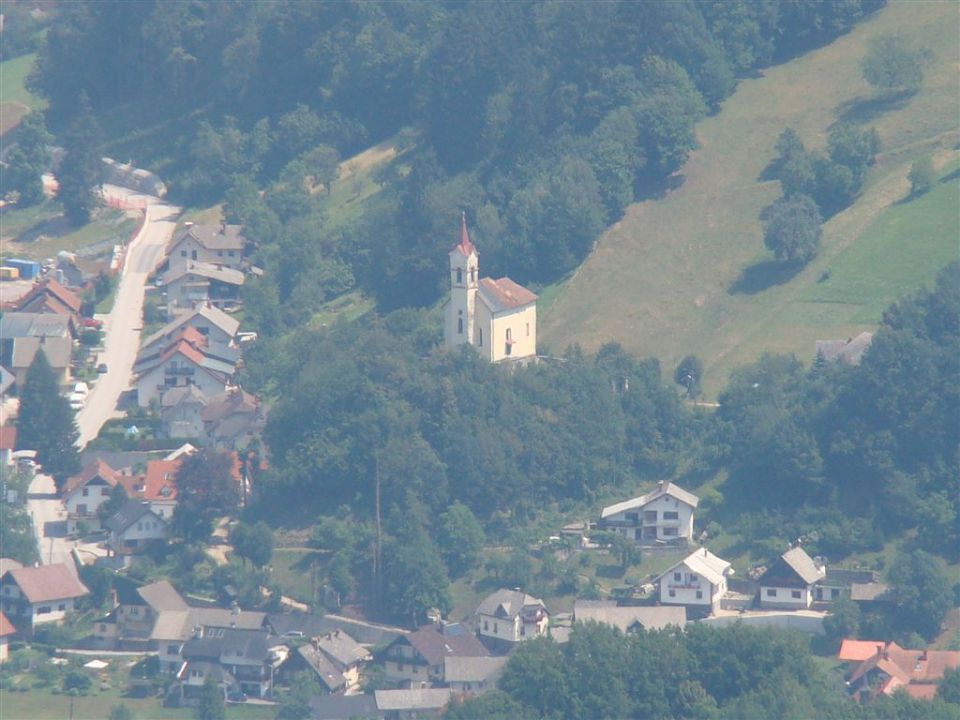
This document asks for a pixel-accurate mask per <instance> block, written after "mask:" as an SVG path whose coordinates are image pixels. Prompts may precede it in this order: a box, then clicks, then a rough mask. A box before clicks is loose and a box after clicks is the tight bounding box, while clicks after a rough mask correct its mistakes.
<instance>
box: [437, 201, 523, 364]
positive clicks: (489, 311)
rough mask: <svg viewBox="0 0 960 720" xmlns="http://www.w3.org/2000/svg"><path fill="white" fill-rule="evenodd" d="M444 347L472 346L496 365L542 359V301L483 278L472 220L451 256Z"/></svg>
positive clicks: (464, 221) (504, 283)
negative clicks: (539, 307)
mask: <svg viewBox="0 0 960 720" xmlns="http://www.w3.org/2000/svg"><path fill="white" fill-rule="evenodd" d="M443 338H444V344H445V345H446V346H447V347H450V348H454V347H457V346H459V345H465V344H469V345H472V346H473V347H474V348H476V350H477V351H478V352H479V353H480V354H481V355H483V357H485V358H486V359H487V360H489V361H490V362H500V361H502V360H522V359H524V358H531V357H536V355H537V296H536V295H535V294H534V293H532V292H531V291H530V290H528V289H527V288H525V287H523V286H522V285H520V284H518V283H516V282H514V281H513V280H511V279H510V278H508V277H502V278H500V279H498V280H494V279H493V278H483V279H481V278H480V253H478V252H477V248H476V247H475V246H474V244H473V243H472V242H471V241H470V234H469V232H467V219H466V216H464V217H463V219H462V224H461V227H460V242H459V243H458V244H457V245H456V246H455V247H454V248H453V249H452V250H451V251H450V299H449V300H447V302H446V304H445V305H444V332H443Z"/></svg>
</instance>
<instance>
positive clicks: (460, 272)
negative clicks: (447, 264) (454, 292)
mask: <svg viewBox="0 0 960 720" xmlns="http://www.w3.org/2000/svg"><path fill="white" fill-rule="evenodd" d="M462 282H463V270H461V269H460V268H457V284H458V285H459V284H460V283H462Z"/></svg>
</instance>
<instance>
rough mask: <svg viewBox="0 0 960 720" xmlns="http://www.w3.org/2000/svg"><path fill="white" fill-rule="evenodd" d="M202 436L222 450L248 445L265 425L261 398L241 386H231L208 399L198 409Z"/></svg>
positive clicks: (236, 448)
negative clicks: (200, 408)
mask: <svg viewBox="0 0 960 720" xmlns="http://www.w3.org/2000/svg"><path fill="white" fill-rule="evenodd" d="M200 418H201V420H202V422H203V435H202V437H203V439H204V440H205V441H206V442H207V444H208V445H211V446H213V447H215V448H220V449H224V450H240V449H242V448H246V447H249V446H250V444H251V443H252V442H253V441H254V440H255V439H256V438H259V437H260V435H261V433H262V432H263V430H264V428H265V427H266V424H267V416H266V413H265V412H264V409H263V404H262V403H261V402H260V398H259V397H257V396H256V395H253V394H252V393H248V392H246V391H245V390H243V389H242V388H238V387H235V388H230V389H229V390H227V391H226V392H224V393H220V394H219V395H215V396H214V397H212V398H210V399H209V400H208V402H207V404H206V405H205V406H204V408H203V409H202V410H201V412H200Z"/></svg>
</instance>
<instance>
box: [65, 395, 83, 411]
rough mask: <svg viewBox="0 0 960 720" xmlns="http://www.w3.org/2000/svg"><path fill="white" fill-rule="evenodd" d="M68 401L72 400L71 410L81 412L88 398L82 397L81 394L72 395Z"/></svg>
mask: <svg viewBox="0 0 960 720" xmlns="http://www.w3.org/2000/svg"><path fill="white" fill-rule="evenodd" d="M68 399H69V400H70V409H71V410H79V409H80V408H82V407H83V403H84V402H85V401H86V399H87V396H86V395H81V394H80V393H71V394H70V397H69V398H68Z"/></svg>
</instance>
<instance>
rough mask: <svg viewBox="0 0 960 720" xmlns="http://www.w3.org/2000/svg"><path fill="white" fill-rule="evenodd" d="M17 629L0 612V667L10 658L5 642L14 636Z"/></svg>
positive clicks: (0, 611)
mask: <svg viewBox="0 0 960 720" xmlns="http://www.w3.org/2000/svg"><path fill="white" fill-rule="evenodd" d="M16 632H17V629H16V628H15V627H14V626H13V623H12V622H10V619H9V618H8V617H7V616H6V615H5V614H4V613H3V611H2V610H0V665H2V664H3V663H5V662H6V661H7V658H8V657H9V656H10V648H9V647H8V645H7V642H8V641H9V639H10V636H11V635H15V634H16Z"/></svg>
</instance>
